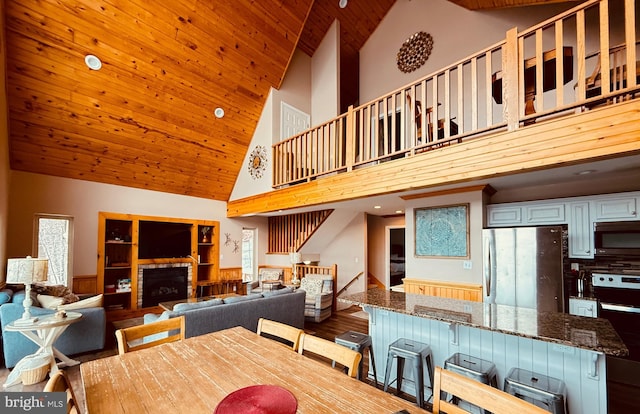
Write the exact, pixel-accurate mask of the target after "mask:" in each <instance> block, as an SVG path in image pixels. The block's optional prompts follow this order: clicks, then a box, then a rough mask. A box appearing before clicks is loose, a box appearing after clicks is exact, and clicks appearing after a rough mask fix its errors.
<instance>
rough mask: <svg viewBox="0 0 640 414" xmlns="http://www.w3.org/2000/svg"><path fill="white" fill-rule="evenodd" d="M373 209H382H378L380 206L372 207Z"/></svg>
mask: <svg viewBox="0 0 640 414" xmlns="http://www.w3.org/2000/svg"><path fill="white" fill-rule="evenodd" d="M373 208H375V209H380V208H382V207H380V206H373Z"/></svg>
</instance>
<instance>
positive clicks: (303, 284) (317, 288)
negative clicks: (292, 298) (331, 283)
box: [300, 277, 322, 296]
mask: <svg viewBox="0 0 640 414" xmlns="http://www.w3.org/2000/svg"><path fill="white" fill-rule="evenodd" d="M300 289H302V290H304V291H305V292H307V295H311V296H315V295H319V294H320V293H321V292H322V279H309V278H306V277H305V278H303V279H302V280H301V281H300Z"/></svg>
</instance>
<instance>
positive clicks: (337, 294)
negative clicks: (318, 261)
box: [336, 272, 364, 297]
mask: <svg viewBox="0 0 640 414" xmlns="http://www.w3.org/2000/svg"><path fill="white" fill-rule="evenodd" d="M362 275H364V272H360V273H358V274H357V275H355V276H354V277H353V279H351V280H350V281H349V283H347V284H346V285H344V287H343V288H342V289H340V290H339V291H338V293H336V297H338V296H340V295H341V294H343V293H344V292H346V291H347V289H349V286H351V285H353V284H354V283H355V282H356V280H358V279H359V278H360V276H362Z"/></svg>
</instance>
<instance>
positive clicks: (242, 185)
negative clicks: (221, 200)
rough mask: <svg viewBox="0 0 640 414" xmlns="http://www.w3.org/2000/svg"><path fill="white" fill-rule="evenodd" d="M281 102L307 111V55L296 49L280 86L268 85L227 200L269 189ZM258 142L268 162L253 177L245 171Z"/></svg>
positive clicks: (309, 95)
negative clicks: (260, 171)
mask: <svg viewBox="0 0 640 414" xmlns="http://www.w3.org/2000/svg"><path fill="white" fill-rule="evenodd" d="M282 102H286V103H287V104H289V105H291V106H293V107H295V108H297V109H299V110H301V111H303V112H306V113H308V114H310V113H311V58H310V57H309V56H307V55H306V54H304V53H303V52H300V51H299V50H296V52H295V53H294V56H293V58H292V60H291V63H290V64H289V70H288V71H287V74H286V76H285V78H284V80H283V82H282V85H281V87H280V89H279V90H278V89H273V88H272V89H271V90H270V91H269V96H268V97H267V100H266V101H265V105H264V108H263V109H262V114H261V115H260V119H259V120H258V124H257V126H256V130H255V132H254V133H253V138H252V139H251V144H249V147H248V148H247V153H246V154H245V158H244V160H243V162H242V167H241V168H240V172H239V174H238V177H237V178H236V183H235V184H234V187H233V190H232V191H231V195H230V196H229V200H238V199H241V198H244V197H249V196H252V195H256V194H262V193H266V192H269V191H271V190H272V188H271V184H272V183H273V150H272V145H273V144H275V143H276V142H278V141H279V140H280V117H281V110H280V106H281V105H280V104H281V103H282ZM258 145H262V146H264V147H265V148H266V152H267V160H268V161H267V167H266V169H265V171H264V175H263V176H262V178H259V179H254V178H253V177H251V174H250V173H249V156H250V155H251V152H252V151H253V150H254V149H255V148H256V146H258Z"/></svg>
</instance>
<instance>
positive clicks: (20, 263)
mask: <svg viewBox="0 0 640 414" xmlns="http://www.w3.org/2000/svg"><path fill="white" fill-rule="evenodd" d="M48 269H49V259H42V258H36V259H34V258H32V257H30V256H27V257H25V258H24V259H22V258H21V259H8V260H7V283H24V284H25V285H27V284H31V283H34V282H42V281H45V280H47V273H48Z"/></svg>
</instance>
